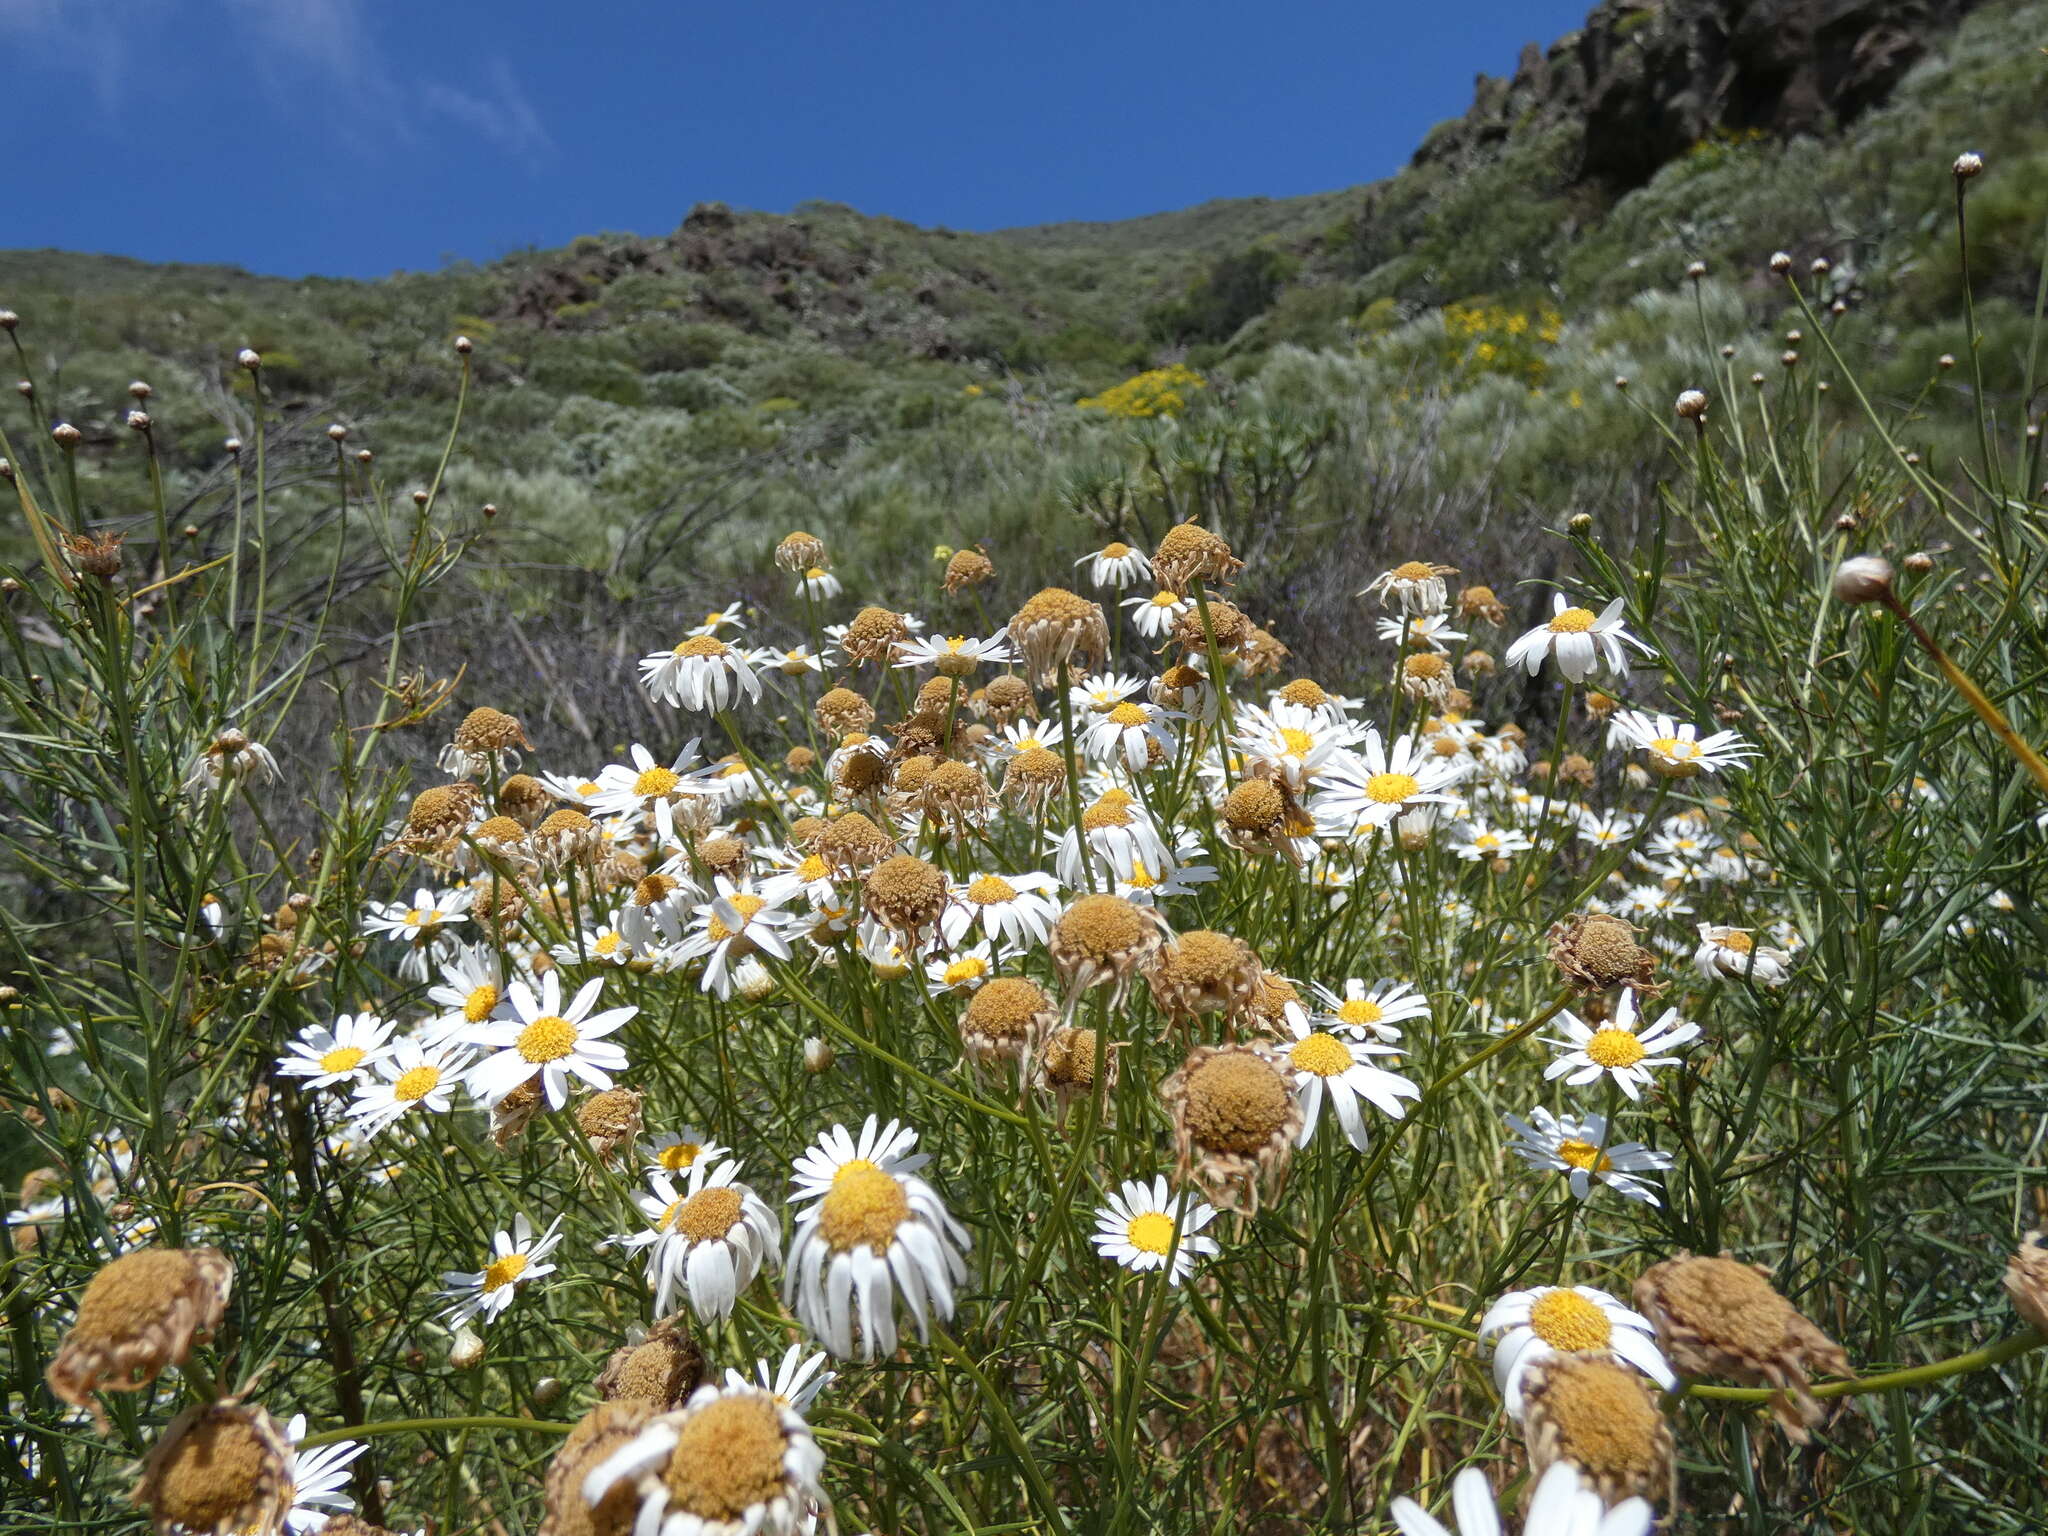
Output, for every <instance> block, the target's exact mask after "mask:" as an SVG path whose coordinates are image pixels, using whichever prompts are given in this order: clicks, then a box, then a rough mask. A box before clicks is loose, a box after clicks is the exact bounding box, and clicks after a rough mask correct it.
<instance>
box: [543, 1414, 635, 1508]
mask: <svg viewBox="0 0 2048 1536" xmlns="http://www.w3.org/2000/svg"><path fill="white" fill-rule="evenodd" d="M660 1411H661V1410H660V1409H658V1408H656V1407H655V1406H654V1404H653V1403H651V1402H644V1401H641V1400H639V1399H637V1398H626V1399H621V1400H618V1401H611V1402H602V1403H599V1404H598V1405H597V1406H596V1407H595V1408H593V1409H591V1410H590V1412H588V1413H586V1414H585V1415H583V1417H582V1418H580V1419H578V1420H577V1421H576V1427H575V1428H574V1429H572V1430H570V1431H569V1434H568V1437H567V1438H566V1439H564V1440H563V1441H562V1448H561V1449H560V1450H558V1451H556V1452H555V1459H554V1460H553V1461H551V1462H549V1463H548V1478H547V1493H546V1501H547V1502H546V1513H545V1514H543V1515H542V1517H541V1523H540V1533H539V1536H630V1533H631V1532H632V1529H633V1522H634V1520H635V1519H636V1518H637V1517H638V1515H639V1513H640V1493H639V1490H638V1489H637V1488H636V1487H634V1485H633V1482H632V1480H631V1479H630V1478H629V1479H626V1480H624V1481H622V1482H620V1483H618V1484H617V1485H616V1486H614V1487H613V1488H611V1489H610V1490H609V1491H607V1492H606V1494H605V1496H604V1498H602V1499H601V1500H599V1501H598V1503H597V1504H595V1505H592V1504H590V1503H589V1502H588V1501H587V1500H585V1499H584V1497H583V1480H584V1479H585V1478H587V1477H588V1476H589V1475H590V1474H591V1473H592V1472H593V1471H595V1470H596V1469H597V1468H598V1467H599V1466H600V1465H601V1464H602V1463H603V1462H605V1461H606V1460H607V1459H608V1458H610V1457H611V1455H612V1454H613V1453H614V1452H616V1451H618V1450H620V1449H622V1448H623V1447H624V1446H625V1445H626V1444H627V1443H628V1442H630V1441H631V1440H632V1439H633V1438H634V1437H635V1436H637V1435H638V1434H639V1433H640V1431H641V1430H642V1429H643V1428H645V1427H646V1425H647V1421H648V1420H649V1419H652V1418H653V1417H654V1416H655V1415H656V1414H657V1413H658V1412H660Z"/></svg>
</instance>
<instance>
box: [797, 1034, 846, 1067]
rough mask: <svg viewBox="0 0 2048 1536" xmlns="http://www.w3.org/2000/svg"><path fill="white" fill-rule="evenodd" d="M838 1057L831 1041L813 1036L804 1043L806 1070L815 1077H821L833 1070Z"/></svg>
mask: <svg viewBox="0 0 2048 1536" xmlns="http://www.w3.org/2000/svg"><path fill="white" fill-rule="evenodd" d="M837 1055H838V1053H837V1052H836V1051H834V1050H833V1049H832V1044H831V1042H830V1041H828V1040H823V1039H820V1038H819V1037H818V1036H816V1035H812V1036H811V1037H810V1038H809V1039H808V1040H806V1041H804V1070H805V1071H806V1072H808V1073H810V1074H811V1076H813V1077H821V1076H823V1075H824V1074H825V1073H827V1072H830V1071H831V1070H832V1063H833V1061H834V1060H835V1059H836V1057H837Z"/></svg>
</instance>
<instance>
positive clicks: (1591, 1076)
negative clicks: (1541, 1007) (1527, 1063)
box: [1543, 987, 1700, 1100]
mask: <svg viewBox="0 0 2048 1536" xmlns="http://www.w3.org/2000/svg"><path fill="white" fill-rule="evenodd" d="M1557 1021H1558V1023H1559V1024H1560V1025H1561V1026H1562V1027H1563V1029H1564V1032H1565V1038H1564V1039H1561V1040H1560V1039H1557V1038H1556V1037H1554V1036H1550V1035H1546V1036H1544V1037H1543V1040H1544V1043H1545V1044H1547V1045H1554V1046H1556V1047H1557V1048H1558V1050H1559V1052H1560V1054H1559V1056H1558V1058H1557V1059H1556V1060H1555V1061H1553V1062H1552V1063H1551V1064H1550V1065H1549V1066H1548V1067H1545V1068H1544V1069H1543V1077H1544V1080H1545V1081H1546V1082H1552V1081H1555V1080H1556V1079H1558V1078H1560V1077H1561V1078H1563V1079H1564V1080H1565V1082H1566V1083H1567V1084H1568V1085H1569V1086H1571V1087H1573V1088H1583V1087H1585V1086H1586V1084H1588V1083H1591V1082H1597V1081H1598V1080H1599V1079H1600V1077H1601V1076H1602V1075H1605V1076H1608V1077H1611V1078H1613V1079H1614V1082H1615V1085H1616V1086H1617V1087H1619V1088H1620V1089H1621V1091H1622V1092H1623V1093H1625V1094H1627V1095H1628V1096H1629V1098H1630V1099H1631V1100H1635V1099H1640V1098H1641V1097H1642V1095H1643V1090H1644V1089H1645V1088H1648V1087H1649V1086H1651V1085H1652V1084H1653V1083H1654V1082H1655V1081H1656V1072H1655V1071H1654V1070H1653V1069H1654V1068H1657V1067H1670V1066H1676V1065H1677V1064H1678V1058H1677V1057H1676V1056H1658V1055H1654V1054H1652V1053H1653V1052H1656V1051H1675V1050H1678V1049H1680V1048H1682V1047H1683V1046H1685V1045H1688V1044H1690V1043H1691V1042H1692V1041H1694V1040H1697V1039H1698V1038H1699V1035H1700V1027H1699V1025H1697V1024H1688V1023H1686V1022H1685V1020H1683V1019H1681V1018H1680V1017H1679V1016H1678V1010H1677V1009H1676V1008H1667V1009H1665V1010H1664V1013H1663V1015H1662V1016H1661V1017H1660V1018H1659V1019H1658V1020H1657V1022H1656V1023H1654V1024H1652V1025H1650V1026H1649V1027H1648V1028H1642V1027H1640V1025H1639V1023H1638V1021H1637V1018H1636V993H1635V988H1633V987H1624V988H1622V990H1621V1001H1620V1002H1618V1003H1617V1004H1615V1008H1614V1017H1613V1018H1612V1019H1610V1020H1608V1021H1607V1022H1606V1023H1605V1024H1602V1025H1601V1026H1600V1027H1599V1028H1598V1029H1595V1028H1594V1027H1593V1026H1592V1025H1590V1024H1588V1023H1586V1022H1585V1021H1584V1020H1583V1019H1581V1018H1580V1017H1579V1016H1578V1015H1577V1014H1575V1013H1573V1012H1571V1011H1570V1010H1569V1009H1565V1010H1562V1011H1560V1012H1559V1014H1558V1015H1557Z"/></svg>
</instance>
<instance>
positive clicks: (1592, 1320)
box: [1529, 1288, 1614, 1350]
mask: <svg viewBox="0 0 2048 1536" xmlns="http://www.w3.org/2000/svg"><path fill="white" fill-rule="evenodd" d="M1529 1326H1530V1327H1531V1328H1533V1329H1535V1330H1536V1337H1537V1338H1539V1339H1541V1340H1542V1341H1543V1342H1544V1343H1546V1344H1548V1345H1549V1346H1550V1347H1551V1348H1552V1349H1566V1350H1572V1349H1605V1348H1606V1347H1607V1346H1608V1344H1609V1343H1610V1342H1612V1341H1613V1338H1614V1324H1613V1323H1611V1322H1609V1321H1608V1318H1607V1314H1606V1313H1605V1312H1603V1311H1601V1310H1600V1307H1599V1306H1598V1304H1596V1303H1594V1302H1590V1301H1588V1300H1586V1298H1585V1297H1583V1296H1581V1295H1580V1294H1579V1293H1578V1292H1577V1291H1570V1290H1565V1289H1562V1288H1560V1289H1558V1290H1554V1291H1546V1292H1545V1293H1544V1294H1543V1295H1541V1296H1539V1297H1537V1298H1536V1303H1535V1305H1534V1306H1532V1307H1530V1308H1529Z"/></svg>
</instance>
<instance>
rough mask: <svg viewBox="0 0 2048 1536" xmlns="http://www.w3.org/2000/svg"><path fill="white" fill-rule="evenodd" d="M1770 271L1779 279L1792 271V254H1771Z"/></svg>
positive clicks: (1774, 252) (1775, 252)
mask: <svg viewBox="0 0 2048 1536" xmlns="http://www.w3.org/2000/svg"><path fill="white" fill-rule="evenodd" d="M1771 270H1772V271H1773V272H1775V273H1777V274H1778V276H1780V277H1783V276H1784V275H1785V274H1786V273H1787V272H1790V271H1791V270H1792V253H1791V252H1790V251H1773V252H1771Z"/></svg>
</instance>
